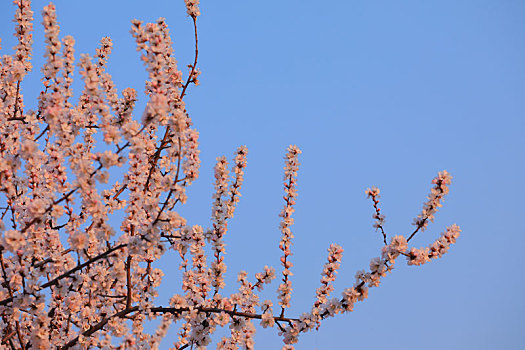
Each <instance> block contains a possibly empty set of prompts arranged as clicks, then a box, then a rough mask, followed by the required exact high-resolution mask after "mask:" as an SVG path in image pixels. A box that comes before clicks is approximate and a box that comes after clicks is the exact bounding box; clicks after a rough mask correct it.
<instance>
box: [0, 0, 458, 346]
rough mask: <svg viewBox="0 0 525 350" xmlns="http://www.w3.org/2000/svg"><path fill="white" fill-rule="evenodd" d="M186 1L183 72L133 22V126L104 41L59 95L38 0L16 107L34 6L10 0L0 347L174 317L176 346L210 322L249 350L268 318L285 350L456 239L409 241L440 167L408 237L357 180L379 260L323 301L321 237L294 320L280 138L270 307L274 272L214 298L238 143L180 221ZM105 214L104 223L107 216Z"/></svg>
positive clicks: (58, 60) (2, 123) (332, 274)
mask: <svg viewBox="0 0 525 350" xmlns="http://www.w3.org/2000/svg"><path fill="white" fill-rule="evenodd" d="M185 2H186V7H187V13H188V15H189V17H190V18H191V20H192V22H193V26H194V34H195V57H194V62H193V63H192V64H191V65H189V68H190V71H189V74H188V75H187V77H185V78H183V74H182V73H181V72H180V71H179V70H178V68H177V66H176V62H175V59H174V56H173V49H172V43H171V39H170V34H169V31H168V28H167V25H166V23H165V21H164V19H162V18H160V19H159V20H157V22H155V23H148V24H143V23H142V22H141V21H137V20H135V21H133V23H132V29H131V34H132V35H133V37H134V38H135V40H136V42H137V50H138V51H140V52H141V59H142V60H143V61H144V65H145V66H146V69H147V71H148V73H149V78H148V79H149V80H148V81H146V93H147V96H148V101H147V105H146V107H145V110H144V112H143V114H142V117H141V118H140V120H136V118H135V119H134V118H133V112H134V106H135V102H136V99H137V97H136V96H137V94H136V92H135V90H133V89H131V88H127V89H124V90H122V92H121V93H120V96H119V93H118V92H117V89H116V87H115V86H114V83H113V81H112V78H111V76H110V75H109V74H108V73H107V72H106V62H107V58H108V56H109V55H110V53H111V47H112V43H111V39H110V38H107V37H106V38H103V39H102V40H101V44H100V47H99V48H98V49H97V50H96V54H95V56H94V57H90V56H88V55H81V56H80V59H79V60H78V67H79V69H80V74H81V76H82V79H83V81H84V89H83V91H82V93H81V95H80V98H79V99H78V101H77V102H76V103H74V101H72V99H73V92H72V89H71V84H72V74H73V71H74V67H75V57H74V44H75V41H74V40H73V38H72V37H70V36H66V37H64V38H62V39H61V40H60V39H59V26H58V24H57V19H56V14H55V7H54V5H52V4H50V5H48V6H46V7H44V9H43V11H42V16H43V25H44V30H45V38H46V51H45V57H46V63H45V65H44V67H43V68H42V73H43V78H42V82H43V86H44V87H43V91H42V92H41V93H40V95H39V97H38V108H37V110H34V111H33V110H26V109H25V108H24V99H23V94H22V81H23V79H24V77H25V76H26V74H27V73H28V72H29V71H31V69H32V66H31V63H30V59H31V43H32V34H31V32H32V26H33V12H32V10H31V7H30V1H29V0H15V1H14V4H15V6H16V14H15V20H14V21H15V23H16V27H15V36H16V37H17V39H18V44H17V45H16V46H15V47H14V54H13V55H4V56H2V58H1V63H0V191H1V192H2V202H0V206H1V208H0V218H1V220H0V232H1V240H0V265H1V271H0V273H1V277H0V280H1V284H0V316H1V318H0V348H2V349H24V350H25V349H32V348H37V349H55V348H56V349H69V348H77V349H80V348H82V349H83V348H104V349H128V348H129V349H135V348H148V349H149V348H158V346H159V344H160V341H161V340H162V339H163V338H164V337H165V336H166V334H167V332H168V328H169V327H170V325H171V324H172V323H174V322H177V323H178V324H179V325H180V329H179V331H178V341H177V342H176V343H175V344H174V345H173V346H174V347H173V348H174V349H184V348H199V349H200V348H206V346H207V345H209V344H210V342H211V339H212V335H213V333H214V332H215V331H216V330H217V328H218V327H224V326H228V327H229V331H230V336H229V337H223V338H222V339H217V341H216V343H217V348H219V349H237V348H245V349H252V348H254V342H253V339H254V334H255V330H256V329H255V324H259V325H261V326H262V327H273V328H275V329H276V330H277V331H278V332H279V335H280V336H282V338H283V342H284V346H283V349H293V345H292V344H294V343H296V342H297V341H298V338H299V336H300V335H301V334H302V333H305V332H308V331H310V330H312V329H314V328H318V327H319V326H320V324H321V323H322V321H323V320H324V319H326V318H328V317H333V316H335V315H336V314H342V313H346V312H350V311H352V310H353V308H354V305H355V304H356V302H358V301H363V300H364V299H366V298H367V296H368V290H369V288H371V287H377V286H379V284H380V281H381V278H382V277H384V276H386V274H387V273H389V272H391V271H392V269H393V266H394V263H395V261H396V260H397V259H398V258H399V257H401V256H403V258H406V260H407V262H408V264H409V265H422V264H424V263H426V262H429V261H431V260H432V259H434V258H439V257H441V256H442V255H443V254H444V253H446V252H447V250H448V249H449V246H450V245H451V244H452V243H454V242H455V241H456V238H457V237H458V236H459V233H460V229H459V227H458V226H456V225H452V226H449V227H447V228H446V229H445V230H444V232H443V233H442V234H441V236H440V237H439V238H438V239H437V240H436V241H435V242H433V243H432V244H430V245H429V246H428V247H424V248H416V247H409V243H410V241H411V240H412V238H413V237H414V236H415V235H416V234H417V233H418V232H421V231H424V230H425V229H426V228H427V225H428V224H429V222H432V221H433V218H434V214H435V213H436V211H437V209H438V208H439V207H440V206H441V204H442V202H443V198H444V196H445V195H446V194H447V192H448V186H449V185H450V181H451V176H450V175H449V174H448V173H447V172H446V171H442V172H440V173H439V174H438V175H437V176H436V177H435V178H434V179H433V180H432V184H433V187H432V189H431V192H430V195H429V196H428V199H427V201H426V202H425V203H424V205H423V210H422V212H421V213H420V214H419V215H418V216H417V218H416V219H415V220H414V226H415V229H414V230H413V232H411V233H409V234H407V235H406V236H403V235H398V236H392V237H389V236H388V235H387V232H386V231H385V228H384V225H383V224H384V216H383V214H382V213H381V209H380V205H379V198H380V195H379V189H378V188H375V187H373V188H371V189H368V190H367V191H366V193H367V195H368V197H369V198H370V199H371V201H372V205H373V209H374V216H373V217H374V220H375V223H374V226H375V228H376V229H377V230H378V231H379V232H380V234H381V237H382V241H383V243H384V245H383V248H382V250H381V252H379V254H378V255H379V256H378V257H375V258H373V259H372V260H371V262H370V266H369V269H367V270H362V271H358V272H357V274H356V280H355V282H354V283H353V284H352V285H350V286H349V287H348V288H346V289H345V290H343V291H342V293H340V294H339V295H338V296H333V292H334V287H333V282H334V280H335V278H336V275H337V271H338V269H339V267H340V261H341V258H342V254H343V249H342V248H341V247H340V246H338V245H336V244H332V245H330V247H329V248H328V257H327V261H326V264H325V265H324V267H323V271H322V273H321V281H320V286H319V288H317V290H316V291H315V300H314V301H313V304H312V305H311V307H310V308H309V309H307V310H305V312H304V313H303V314H302V315H290V314H289V313H288V312H287V309H288V308H289V307H290V299H291V292H292V279H291V275H292V273H291V269H292V268H293V263H292V259H291V254H292V253H291V246H292V239H293V234H292V230H291V227H292V225H293V213H294V204H295V199H296V197H297V191H296V186H295V185H296V176H297V171H298V167H299V161H298V157H299V155H300V153H301V151H300V150H299V148H298V147H296V146H290V147H289V148H288V150H287V153H286V157H285V167H284V191H285V195H284V206H283V209H282V211H281V213H280V217H281V223H280V230H281V232H282V237H281V241H280V243H279V248H280V249H281V250H282V257H281V265H282V270H281V271H280V272H279V273H277V274H278V275H279V279H280V283H279V286H278V287H277V295H276V301H277V305H274V302H272V301H271V300H260V299H259V296H258V292H259V291H261V290H262V289H263V288H265V287H266V288H267V285H268V284H270V283H271V282H272V280H273V279H275V278H276V272H275V270H274V268H272V267H265V268H264V270H263V271H261V272H259V273H257V274H255V276H253V277H252V276H248V275H247V273H246V272H243V271H241V272H239V273H238V281H239V283H240V287H239V289H238V292H236V293H234V294H232V295H223V293H224V287H225V282H224V276H225V273H226V265H225V263H224V253H225V244H224V237H225V235H226V233H227V228H228V221H229V220H230V219H231V218H232V217H233V215H234V212H235V208H236V205H237V203H238V201H239V196H240V190H241V187H242V184H243V174H244V169H245V167H246V156H247V149H246V147H244V146H241V147H239V148H238V149H237V151H236V153H235V157H234V159H233V165H232V170H231V171H229V165H228V160H227V158H225V157H220V158H218V159H217V164H216V166H215V193H214V195H213V207H212V216H211V219H212V224H211V226H210V227H209V228H204V227H201V226H189V225H187V223H186V220H185V219H184V218H183V217H181V216H180V215H179V214H178V212H177V210H178V207H179V206H181V205H184V203H185V202H186V192H185V191H186V188H187V187H188V186H189V185H190V184H191V183H192V182H193V181H195V179H196V178H197V177H198V175H199V163H200V162H199V150H198V133H197V131H196V130H195V129H194V128H193V127H192V121H191V119H190V116H189V113H188V110H187V109H186V106H185V104H184V96H185V94H186V91H187V89H188V88H189V86H190V85H192V84H195V85H196V84H197V83H198V80H197V79H198V75H199V70H198V68H197V60H198V40H197V38H198V37H197V18H198V16H199V7H198V3H199V1H198V0H185ZM97 143H105V145H103V147H104V148H103V149H104V151H97V147H96V146H97ZM98 149H100V147H99V148H98ZM115 166H118V167H124V169H125V170H126V171H125V174H124V176H123V177H122V179H121V181H119V182H116V183H114V184H113V185H112V186H110V187H109V189H106V190H102V188H101V187H102V185H101V184H104V183H107V181H108V178H109V171H111V168H113V167H115ZM119 211H120V212H121V213H122V214H121V216H120V217H122V220H121V224H120V227H118V228H117V227H114V225H111V224H110V221H109V218H110V217H114V216H113V215H114V214H115V213H117V212H119ZM111 222H114V219H112V221H111ZM163 254H176V255H178V256H180V261H181V262H180V269H181V273H182V281H183V282H182V289H181V291H182V292H181V294H175V295H173V297H172V298H171V300H170V303H169V305H165V306H162V305H158V304H156V303H155V302H156V297H157V295H158V291H157V290H158V287H159V286H160V284H161V281H162V276H163V273H162V271H161V270H160V269H159V268H156V267H155V262H156V261H157V260H159V258H160V257H161V256H162V255H163ZM155 318H160V319H161V321H160V326H159V327H158V329H157V330H156V331H155V332H154V333H153V334H148V333H147V332H145V331H144V324H145V322H147V321H148V320H152V319H155Z"/></svg>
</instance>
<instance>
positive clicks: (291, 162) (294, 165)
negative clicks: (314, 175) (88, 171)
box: [278, 145, 301, 314]
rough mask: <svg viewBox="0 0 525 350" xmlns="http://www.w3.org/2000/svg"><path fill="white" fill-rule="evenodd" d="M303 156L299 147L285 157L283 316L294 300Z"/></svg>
mask: <svg viewBox="0 0 525 350" xmlns="http://www.w3.org/2000/svg"><path fill="white" fill-rule="evenodd" d="M299 154H301V150H300V149H299V148H298V147H297V146H295V145H294V146H290V147H288V152H287V153H286V157H285V166H284V192H285V196H284V200H285V205H284V208H283V209H282V210H281V213H280V214H279V216H280V217H281V218H282V220H281V223H280V225H279V227H280V229H281V233H282V236H281V242H279V248H280V249H281V250H282V251H283V256H282V257H281V264H282V265H283V267H284V269H283V279H282V283H281V284H280V285H279V289H278V291H279V296H278V298H279V305H281V307H282V309H281V314H284V309H286V308H288V307H290V300H291V298H292V295H291V293H292V281H291V280H290V279H289V276H291V275H292V272H291V271H290V268H291V267H292V266H293V264H292V262H291V261H290V260H289V259H288V257H289V256H290V255H292V252H291V250H290V248H291V245H292V238H293V233H292V230H291V229H290V227H291V226H292V225H293V222H294V220H293V218H292V214H293V213H294V211H295V209H294V205H295V198H297V190H296V188H295V184H296V181H297V180H296V178H297V171H298V170H299V160H298V156H299Z"/></svg>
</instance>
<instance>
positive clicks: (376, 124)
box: [0, 0, 525, 350]
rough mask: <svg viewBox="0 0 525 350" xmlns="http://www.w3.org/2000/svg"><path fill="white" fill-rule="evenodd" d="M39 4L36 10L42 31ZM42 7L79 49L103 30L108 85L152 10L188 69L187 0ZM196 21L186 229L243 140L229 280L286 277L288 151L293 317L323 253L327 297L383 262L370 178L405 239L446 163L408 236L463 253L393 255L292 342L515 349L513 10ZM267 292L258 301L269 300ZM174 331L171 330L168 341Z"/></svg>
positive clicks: (347, 7)
mask: <svg viewBox="0 0 525 350" xmlns="http://www.w3.org/2000/svg"><path fill="white" fill-rule="evenodd" d="M46 3H47V2H44V1H34V5H33V8H34V10H35V13H36V15H35V17H36V22H37V23H40V22H41V16H40V10H41V9H42V7H43V6H44V5H45V4H46ZM55 4H56V5H57V13H58V18H59V21H60V23H61V28H62V35H66V34H70V35H73V36H74V38H75V39H76V42H77V44H76V53H77V57H78V54H79V53H90V54H93V53H94V51H95V48H96V47H97V45H98V41H99V40H100V38H101V37H103V36H111V38H112V39H113V43H114V50H113V55H112V56H111V58H110V63H109V72H110V73H112V74H113V76H114V79H115V82H116V83H117V86H118V87H119V91H120V90H122V89H123V88H125V87H134V88H136V89H137V90H139V91H142V90H143V86H144V85H143V82H144V80H145V77H146V74H145V70H144V69H143V67H142V64H141V62H140V60H139V54H138V53H136V52H135V44H134V40H133V38H132V37H131V35H130V34H129V33H128V31H129V29H130V21H131V19H133V18H138V19H142V20H144V21H153V20H155V19H156V18H158V17H160V16H162V17H165V18H166V19H167V23H168V24H169V26H170V28H171V33H172V37H173V41H174V46H175V51H176V54H177V58H178V62H179V66H180V67H181V68H184V67H185V66H186V65H187V64H189V63H191V61H192V54H193V46H192V45H193V44H192V26H191V21H190V19H189V18H187V16H186V14H185V9H184V2H183V1H182V0H177V1H173V0H172V1H156V0H151V1H147V2H146V1H130V0H127V1H121V0H114V1H108V0H105V1H101V0H89V1H65V0H61V1H56V2H55ZM201 12H202V16H201V17H199V19H198V27H199V35H200V53H201V56H200V63H199V66H200V69H201V70H202V72H203V73H202V76H201V79H200V81H201V86H198V87H191V89H190V90H189V94H188V96H187V100H186V101H187V106H188V110H189V112H190V115H191V116H192V118H193V121H194V123H195V126H196V128H197V129H198V130H199V131H200V140H201V148H200V149H201V156H202V167H201V176H200V179H199V180H198V181H197V182H196V183H195V184H194V185H193V186H192V187H191V188H190V190H189V192H188V195H189V202H188V204H187V205H186V206H185V207H184V208H183V209H182V213H183V214H184V215H185V216H186V217H187V218H188V220H189V223H191V224H201V225H203V226H209V225H210V219H209V218H210V213H211V201H212V200H211V195H212V181H213V164H214V161H215V158H216V157H217V156H220V155H227V156H228V157H230V159H231V157H232V154H233V152H234V151H235V148H236V147H237V146H239V145H243V144H244V145H246V146H247V147H248V149H249V155H248V168H247V171H246V178H245V185H244V188H243V190H242V194H243V196H242V198H241V202H240V203H239V206H238V209H237V212H236V214H235V217H234V218H233V220H232V221H231V223H230V224H229V232H228V235H227V237H226V241H227V244H228V246H227V252H228V255H227V257H226V263H227V265H228V267H229V271H228V279H227V282H228V283H229V287H228V288H233V287H234V286H235V276H236V273H237V271H239V270H240V269H244V270H246V271H248V273H249V274H250V275H251V276H253V274H255V273H256V272H259V271H260V270H261V268H262V267H263V266H264V265H266V264H268V265H272V266H274V267H276V269H277V270H278V271H280V266H279V255H280V251H279V249H278V241H279V237H280V232H279V230H278V223H279V218H278V213H279V211H280V209H281V207H282V205H283V200H282V195H283V191H282V167H283V159H282V157H283V155H284V153H285V149H286V147H287V146H288V145H289V144H297V145H298V146H299V147H300V148H301V149H302V150H303V154H302V155H301V163H302V166H301V169H300V172H299V181H298V189H299V198H298V203H297V206H296V209H297V211H296V215H295V219H296V225H295V226H294V227H293V231H294V233H295V236H296V238H295V241H294V252H295V255H294V256H293V257H292V259H293V260H292V261H293V262H294V264H295V266H294V268H293V271H294V273H295V275H294V276H293V286H294V292H293V299H292V309H291V310H290V315H298V314H300V313H301V312H303V311H306V310H308V309H309V308H310V306H311V304H312V303H313V300H314V296H315V288H317V287H318V286H319V279H320V272H321V270H322V265H323V264H324V262H325V260H326V248H328V246H329V244H330V243H331V242H336V243H338V244H340V245H342V246H343V248H344V249H345V255H344V258H343V264H342V269H341V271H340V273H339V278H338V280H337V282H336V293H337V294H340V292H341V291H342V290H343V289H344V288H346V287H347V286H350V285H351V284H352V283H353V281H354V277H353V276H354V274H355V271H357V270H359V269H362V268H366V267H367V266H368V263H369V260H370V259H371V258H372V257H375V256H378V255H379V249H380V248H381V237H380V235H379V233H377V232H375V231H374V229H373V228H372V223H373V220H372V218H371V215H372V213H373V209H372V206H371V204H370V202H369V201H368V200H367V199H366V196H365V193H364V191H365V189H366V188H367V187H370V186H373V185H376V186H378V187H380V189H381V194H382V208H383V211H384V214H385V215H386V230H387V233H388V234H390V235H393V234H407V233H409V232H411V230H412V226H411V222H412V219H413V218H414V217H415V216H416V215H417V214H418V213H419V212H420V210H421V205H422V203H423V201H424V200H425V196H426V195H427V194H428V192H429V189H430V186H431V184H430V181H431V179H432V178H433V177H434V176H435V175H436V174H437V172H438V171H440V170H443V169H446V170H447V171H449V172H450V173H451V174H452V175H453V176H454V180H453V184H452V186H451V192H450V194H449V196H448V197H447V198H446V200H445V204H444V207H443V208H442V209H441V211H440V212H439V213H438V215H437V218H436V222H435V223H434V224H433V225H431V226H430V228H429V229H428V230H427V231H425V232H424V233H423V234H420V235H418V237H417V239H415V240H414V241H413V243H414V245H415V246H417V247H419V246H424V245H427V244H429V243H431V242H432V241H433V240H435V239H436V238H437V237H438V236H439V233H440V232H442V231H443V229H444V228H445V227H446V226H447V225H450V224H452V223H457V224H458V225H460V226H461V228H462V230H463V232H462V235H461V237H460V239H459V241H458V242H457V244H456V245H454V246H453V247H452V249H451V250H450V252H449V253H448V254H446V255H445V256H444V257H443V258H442V259H440V260H437V261H433V262H432V263H429V264H427V265H425V266H423V267H413V266H406V264H405V263H404V261H403V260H402V259H399V260H398V263H397V264H396V268H395V270H394V271H393V273H392V274H390V275H389V276H388V277H386V278H384V279H383V282H382V284H381V286H380V287H379V288H373V289H371V290H370V295H369V298H368V299H367V300H366V301H365V302H362V303H358V304H356V308H355V311H354V312H353V313H350V314H345V315H342V316H341V315H339V316H337V317H336V318H335V319H330V320H328V321H325V322H324V323H323V325H322V326H321V328H320V330H319V331H318V332H312V333H309V334H308V335H303V336H302V337H301V338H300V339H301V341H300V343H299V345H298V346H297V347H296V348H297V349H333V348H338V349H351V348H352V349H353V348H355V349H390V350H394V349H416V348H423V349H445V348H446V349H523V348H525V316H524V315H525V298H524V295H525V277H524V276H525V274H524V273H523V271H522V270H521V268H523V266H524V264H525V254H524V246H525V228H524V226H523V223H522V222H521V221H522V220H523V218H524V217H525V214H524V209H523V206H524V204H523V202H524V198H525V191H524V189H523V185H522V182H523V179H524V177H525V157H524V150H525V138H524V136H523V135H524V132H525V122H524V116H525V115H524V114H525V98H524V97H525V40H524V38H525V2H524V1H522V0H492V1H485V0H470V1H467V0H465V1H452V0H442V1H415V0H413V1H408V0H407V1H390V0H377V1H354V0H351V1H348V0H334V1H322V0H316V1H309V0H302V1H299V0H287V1H283V0H265V1H246V0H228V1H217V0H216V1H205V0H202V4H201ZM13 13H14V7H13V6H12V5H10V1H2V2H1V4H0V36H1V37H2V39H3V40H2V47H3V49H2V54H4V53H11V49H10V48H11V47H12V46H13V44H14V38H13V37H12V35H11V33H12V32H13V24H12V22H11V19H12V17H13ZM35 29H36V31H35V35H34V39H35V49H34V60H33V64H34V66H35V68H36V69H35V71H34V72H33V73H32V74H31V75H30V77H29V78H28V79H26V81H25V85H24V86H23V91H24V92H25V94H26V95H25V97H26V101H27V104H28V105H29V106H30V107H35V106H36V97H37V94H38V91H39V89H40V88H41V83H40V82H39V79H40V77H41V73H40V72H39V70H38V69H39V68H40V67H41V65H42V53H43V44H42V43H43V32H42V28H41V25H40V24H36V25H35ZM184 72H185V73H186V72H187V71H186V70H185V71H184ZM75 77H76V78H77V79H79V74H78V72H77V73H76V75H75ZM76 89H77V92H79V91H80V89H81V84H80V80H77V85H76ZM143 102H144V100H142V104H140V106H143V105H144V103H143ZM138 111H139V113H141V110H140V108H139V109H138ZM177 264H178V259H177V257H175V256H171V257H168V256H167V257H166V258H165V259H163V261H162V266H163V267H165V269H166V275H167V276H166V277H165V280H164V283H163V287H162V288H161V296H160V300H159V303H160V304H163V303H164V304H165V303H166V301H167V300H168V298H169V297H170V295H171V293H173V292H177V291H178V290H179V289H178V288H179V287H178V283H179V282H180V277H179V275H178V270H177V268H176V266H177ZM514 269H516V270H514ZM277 286H278V283H277V282H274V283H273V284H272V286H271V287H270V291H271V293H268V294H264V296H265V297H269V296H270V295H272V296H273V300H274V302H275V303H276V302H277V299H276V298H275V289H276V288H277ZM231 290H232V289H228V291H231ZM275 333H276V332H274V330H262V329H261V328H258V335H257V336H256V349H277V348H279V345H278V344H279V342H280V338H279V337H277V335H276V334H275ZM175 338H176V328H172V329H171V331H170V336H169V337H168V339H167V340H168V341H166V342H164V343H163V344H164V346H165V347H166V348H167V347H168V346H169V345H170V343H171V341H173V340H175Z"/></svg>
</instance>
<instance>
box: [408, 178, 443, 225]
mask: <svg viewBox="0 0 525 350" xmlns="http://www.w3.org/2000/svg"><path fill="white" fill-rule="evenodd" d="M451 182H452V176H450V174H449V173H448V172H447V171H446V170H443V171H440V172H439V174H438V176H436V177H435V178H434V179H433V180H432V183H433V184H434V187H432V190H431V191H430V195H429V196H428V201H426V202H425V203H424V204H423V211H422V212H421V214H419V215H418V216H417V218H415V219H414V225H415V226H416V227H417V229H421V231H424V230H425V229H426V228H427V226H428V222H429V221H430V222H434V214H435V213H436V211H437V210H438V209H439V208H440V207H441V206H442V205H443V204H441V202H442V201H443V197H444V196H445V195H446V194H447V193H448V185H450V183H451Z"/></svg>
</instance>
